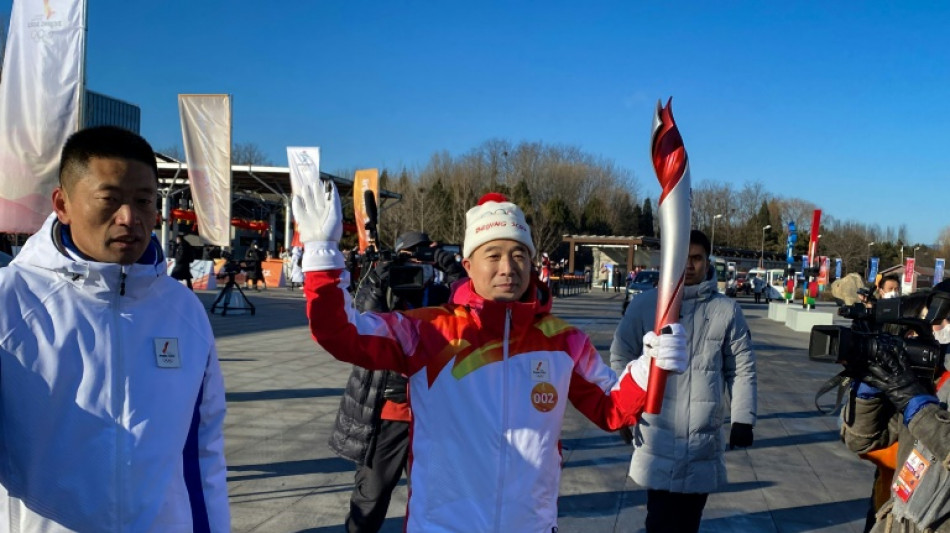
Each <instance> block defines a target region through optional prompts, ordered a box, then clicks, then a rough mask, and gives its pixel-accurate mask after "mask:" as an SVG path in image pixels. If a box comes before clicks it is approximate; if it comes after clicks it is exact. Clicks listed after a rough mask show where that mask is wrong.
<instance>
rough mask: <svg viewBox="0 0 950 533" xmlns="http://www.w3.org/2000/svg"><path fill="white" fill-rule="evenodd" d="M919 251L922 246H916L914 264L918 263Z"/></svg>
mask: <svg viewBox="0 0 950 533" xmlns="http://www.w3.org/2000/svg"><path fill="white" fill-rule="evenodd" d="M917 250H920V246H914V263H917Z"/></svg>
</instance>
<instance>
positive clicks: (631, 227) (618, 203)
mask: <svg viewBox="0 0 950 533" xmlns="http://www.w3.org/2000/svg"><path fill="white" fill-rule="evenodd" d="M613 204H614V205H613V206H612V208H613V209H612V210H613V212H614V217H615V218H614V228H613V233H614V235H636V234H637V229H639V228H640V221H639V220H638V219H636V218H634V217H635V216H636V215H635V211H634V205H633V202H631V201H630V195H629V194H627V193H626V192H619V193H618V194H617V195H616V197H615V200H614V202H613Z"/></svg>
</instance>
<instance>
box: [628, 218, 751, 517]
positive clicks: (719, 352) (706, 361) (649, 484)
mask: <svg viewBox="0 0 950 533" xmlns="http://www.w3.org/2000/svg"><path fill="white" fill-rule="evenodd" d="M709 252H710V244H709V239H708V238H707V237H706V235H705V234H703V233H702V232H701V231H698V230H693V231H692V232H691V233H690V238H689V258H688V259H687V262H686V279H685V282H684V284H685V288H684V294H683V304H682V308H681V310H680V315H681V316H680V323H681V324H682V325H683V326H684V327H685V328H686V334H687V339H688V341H687V351H688V352H689V356H690V364H689V367H688V368H687V369H686V372H685V373H684V374H682V375H675V376H674V375H670V376H669V377H668V379H667V385H666V392H665V395H664V398H663V409H662V412H661V413H660V414H658V415H650V414H646V413H644V414H643V417H642V419H641V421H640V423H639V424H638V425H637V426H635V427H634V428H633V432H634V433H633V434H632V433H630V431H627V432H626V435H627V437H626V438H628V439H630V440H632V441H633V445H634V448H635V449H634V452H633V460H632V461H631V464H630V477H631V478H633V480H634V481H635V482H636V483H637V484H638V485H640V486H641V487H644V488H646V489H647V519H646V530H647V533H653V532H662V531H677V532H690V531H698V530H699V522H700V520H701V518H702V513H703V508H704V507H705V506H706V498H707V497H708V495H709V493H710V492H714V491H717V490H720V489H722V488H723V487H724V486H725V485H726V463H725V458H724V456H723V455H724V454H723V451H724V449H725V447H726V443H725V442H724V441H723V435H722V424H723V393H724V392H727V393H728V394H729V395H730V397H731V405H732V416H731V419H732V429H731V433H730V437H729V447H730V448H732V447H737V446H738V447H747V446H751V445H752V427H753V425H754V424H755V412H756V377H755V354H754V353H753V352H752V340H751V336H750V333H749V327H748V325H747V324H746V321H745V317H743V315H742V310H741V309H739V306H738V305H737V304H736V303H735V302H734V301H733V300H732V299H731V298H728V297H726V296H724V295H722V294H719V292H718V291H717V290H716V279H715V276H714V275H713V273H714V270H712V269H711V268H710V263H709ZM656 299H657V291H655V290H653V291H648V292H645V293H643V294H640V295H638V296H637V297H636V298H634V299H633V300H632V301H631V302H630V305H629V307H627V311H626V312H625V313H624V316H623V319H622V320H621V321H620V326H619V327H618V328H617V331H616V332H615V333H614V340H613V343H612V344H611V346H610V364H611V366H612V367H613V368H614V370H617V369H622V368H624V366H625V365H626V364H627V363H628V362H630V361H631V360H632V359H635V358H637V357H639V354H640V353H641V352H642V346H641V345H640V344H641V342H642V338H643V335H644V333H645V332H647V331H650V330H652V329H653V324H654V320H655V317H656ZM622 434H623V432H622Z"/></svg>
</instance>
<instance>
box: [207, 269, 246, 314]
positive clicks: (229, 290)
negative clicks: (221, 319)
mask: <svg viewBox="0 0 950 533" xmlns="http://www.w3.org/2000/svg"><path fill="white" fill-rule="evenodd" d="M225 268H227V267H225ZM225 275H226V276H227V277H228V282H227V283H225V285H224V287H223V288H222V289H221V292H219V293H218V297H217V298H215V300H214V303H213V304H211V314H214V312H215V308H217V307H218V304H219V303H220V304H221V306H220V308H221V316H225V315H227V314H228V310H229V309H230V310H232V311H248V310H249V311H250V312H251V315H254V313H255V311H256V310H255V309H254V304H252V303H251V301H250V300H248V299H247V296H246V295H245V294H244V291H242V290H241V286H240V285H238V284H237V282H235V281H234V278H235V276H237V272H235V271H232V270H230V269H227V270H225ZM222 277H224V276H218V278H219V279H220V278H222ZM235 289H237V294H235V293H234V290H235ZM235 299H237V300H238V303H239V305H232V303H234V300H235Z"/></svg>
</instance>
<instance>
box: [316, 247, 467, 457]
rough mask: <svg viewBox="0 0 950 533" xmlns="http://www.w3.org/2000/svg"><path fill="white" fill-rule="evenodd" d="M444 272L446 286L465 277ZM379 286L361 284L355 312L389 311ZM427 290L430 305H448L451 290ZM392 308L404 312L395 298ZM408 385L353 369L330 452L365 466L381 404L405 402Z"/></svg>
mask: <svg viewBox="0 0 950 533" xmlns="http://www.w3.org/2000/svg"><path fill="white" fill-rule="evenodd" d="M444 272H445V280H446V284H447V285H451V284H453V283H455V282H456V281H458V280H459V279H461V278H463V277H465V271H464V269H462V266H461V265H458V264H456V266H453V267H450V268H448V269H446V270H445V271H444ZM379 285H380V284H379V282H378V278H375V277H374V276H373V275H370V276H368V277H367V282H366V283H362V284H360V286H359V289H358V290H357V293H356V297H355V298H354V301H353V303H354V305H355V306H356V308H357V309H358V310H360V311H361V312H366V311H375V312H386V311H390V310H391V309H390V305H389V304H388V299H387V297H386V294H385V290H384V289H383V288H382V287H380V286H379ZM426 290H427V291H428V298H427V300H428V304H429V305H441V304H444V303H446V302H448V301H449V296H450V290H449V287H448V286H446V285H432V286H430V287H428V288H427V289H426ZM391 307H392V308H393V309H403V308H405V307H406V306H405V305H404V304H403V303H402V302H400V300H399V299H398V298H397V299H395V300H394V301H393V302H392V306H391ZM408 385H409V380H408V378H407V377H406V376H403V375H402V374H400V373H398V372H392V371H389V370H367V369H365V368H361V367H358V366H355V365H354V366H353V370H352V371H351V372H350V377H349V378H348V379H347V380H346V389H345V390H344V392H343V397H342V398H341V399H340V408H339V410H338V411H337V413H336V421H335V422H334V424H333V433H332V434H331V435H330V441H329V443H328V444H329V446H330V449H331V450H333V451H334V453H336V454H337V455H339V456H340V457H343V458H344V459H349V460H351V461H355V462H356V463H357V464H360V465H362V464H364V463H365V462H366V459H367V457H372V454H371V453H370V452H371V451H372V450H373V449H374V448H375V446H376V434H377V431H378V428H379V420H380V418H379V417H380V412H381V411H382V407H383V402H384V400H385V399H386V398H390V399H394V400H398V399H399V396H400V394H401V395H402V397H403V398H405V395H406V389H407V387H408ZM387 391H389V392H388V393H387ZM384 393H386V394H385V395H384ZM403 401H405V400H403Z"/></svg>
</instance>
